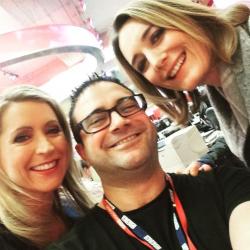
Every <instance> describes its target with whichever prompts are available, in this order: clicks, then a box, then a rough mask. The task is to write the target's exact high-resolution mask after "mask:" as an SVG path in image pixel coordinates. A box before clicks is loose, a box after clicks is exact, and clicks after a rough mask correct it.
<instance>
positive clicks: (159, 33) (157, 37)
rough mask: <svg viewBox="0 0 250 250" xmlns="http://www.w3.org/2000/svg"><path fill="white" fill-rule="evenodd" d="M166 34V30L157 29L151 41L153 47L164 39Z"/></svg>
mask: <svg viewBox="0 0 250 250" xmlns="http://www.w3.org/2000/svg"><path fill="white" fill-rule="evenodd" d="M164 32H165V29H164V28H156V30H154V31H153V33H152V34H151V35H150V37H149V40H150V43H151V44H152V45H154V44H156V43H157V42H158V41H159V40H160V39H161V37H162V35H163V33H164Z"/></svg>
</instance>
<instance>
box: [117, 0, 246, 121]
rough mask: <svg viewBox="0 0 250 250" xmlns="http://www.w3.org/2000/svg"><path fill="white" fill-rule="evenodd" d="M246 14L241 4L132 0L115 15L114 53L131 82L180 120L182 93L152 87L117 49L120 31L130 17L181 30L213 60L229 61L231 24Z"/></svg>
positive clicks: (232, 36)
mask: <svg viewBox="0 0 250 250" xmlns="http://www.w3.org/2000/svg"><path fill="white" fill-rule="evenodd" d="M249 13H250V10H249V8H248V7H247V6H245V5H236V6H234V7H231V8H229V9H226V10H217V9H215V8H211V7H207V6H204V5H201V4H198V3H193V2H192V1H189V0H133V1H131V2H130V3H129V4H128V5H127V6H126V7H125V8H124V9H122V10H121V11H119V13H118V14H117V16H116V17H115V20H114V23H113V28H114V37H113V48H114V52H115V55H116V57H117V59H118V61H119V63H120V65H121V66H122V68H123V69H124V70H125V72H126V73H127V74H128V76H129V77H130V78H131V80H132V81H133V82H134V84H135V85H136V86H137V87H138V88H139V89H140V90H141V91H143V92H144V93H145V94H146V96H147V97H148V98H149V99H150V100H151V101H152V102H154V103H155V104H156V105H158V106H159V107H161V108H162V109H163V110H164V111H166V112H167V113H168V114H169V115H170V116H171V117H172V118H173V119H175V120H176V121H177V122H179V123H184V122H185V121H186V120H187V113H188V109H187V100H186V98H185V95H184V94H183V93H182V92H181V91H174V90H169V89H164V88H158V87H155V86H154V85H153V84H151V83H150V82H149V81H147V79H145V77H143V76H142V75H141V74H140V73H138V72H137V71H136V70H135V69H133V67H132V66H131V65H130V64H129V63H128V62H127V60H126V59H125V57H124V55H123V54H122V52H121V50H120V47H119V32H120V30H121V29H122V27H123V25H124V24H125V23H126V22H127V21H128V20H129V19H131V18H132V19H135V20H137V21H139V22H145V23H149V24H152V25H155V26H159V27H163V28H166V29H177V30H181V31H183V32H185V33H187V34H188V35H190V36H191V37H192V38H193V39H195V40H196V41H198V42H201V43H202V44H204V45H205V46H207V48H209V49H211V51H212V52H213V55H214V57H215V58H216V59H217V60H221V61H223V62H225V63H232V56H233V54H234V52H235V51H236V48H237V34H236V30H235V26H237V25H240V24H242V23H244V22H245V21H246V20H247V18H248V17H249ZM159 89H160V91H159ZM162 92H163V94H162ZM191 94H192V93H191ZM194 97H195V96H193V98H194Z"/></svg>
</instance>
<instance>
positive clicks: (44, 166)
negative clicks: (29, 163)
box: [32, 161, 56, 170]
mask: <svg viewBox="0 0 250 250" xmlns="http://www.w3.org/2000/svg"><path fill="white" fill-rule="evenodd" d="M55 165H56V161H53V162H50V163H46V164H43V165H39V166H36V167H32V170H48V169H51V168H53V167H55Z"/></svg>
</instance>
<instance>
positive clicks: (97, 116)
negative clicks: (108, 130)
mask: <svg viewBox="0 0 250 250" xmlns="http://www.w3.org/2000/svg"><path fill="white" fill-rule="evenodd" d="M108 124H109V114H108V112H107V111H102V112H96V113H93V114H92V115H91V116H89V117H88V118H87V119H85V120H84V121H83V123H82V126H83V128H84V129H85V131H87V132H89V133H94V132H95V131H98V130H101V129H102V128H104V127H105V126H107V125H108Z"/></svg>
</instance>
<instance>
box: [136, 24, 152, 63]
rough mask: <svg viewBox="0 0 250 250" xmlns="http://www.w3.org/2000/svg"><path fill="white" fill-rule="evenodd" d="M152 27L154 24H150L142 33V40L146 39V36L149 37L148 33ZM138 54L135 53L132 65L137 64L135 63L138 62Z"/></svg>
mask: <svg viewBox="0 0 250 250" xmlns="http://www.w3.org/2000/svg"><path fill="white" fill-rule="evenodd" d="M152 27H153V25H150V26H148V28H147V29H145V31H144V32H143V33H142V36H141V39H140V40H141V41H144V40H145V38H146V37H147V35H148V33H149V32H150V30H151V29H152ZM137 57H138V56H137V55H135V56H134V57H133V59H132V63H131V64H132V65H133V66H134V65H135V63H136V60H137Z"/></svg>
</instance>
